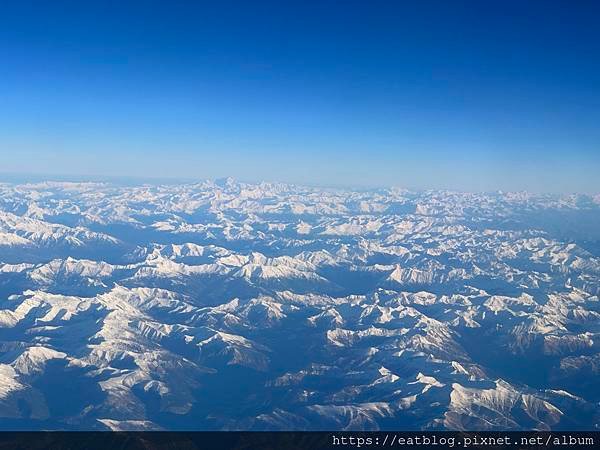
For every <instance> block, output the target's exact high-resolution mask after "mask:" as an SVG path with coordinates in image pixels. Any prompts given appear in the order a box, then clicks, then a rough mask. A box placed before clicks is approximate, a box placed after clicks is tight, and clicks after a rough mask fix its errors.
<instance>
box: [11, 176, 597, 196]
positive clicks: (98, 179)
mask: <svg viewBox="0 0 600 450" xmlns="http://www.w3.org/2000/svg"><path fill="white" fill-rule="evenodd" d="M226 179H232V180H234V181H235V182H238V183H245V184H260V183H269V184H284V185H289V186H298V187H308V188H319V189H340V190H353V191H358V192H360V191H374V190H382V189H383V190H385V189H400V190H406V191H411V192H427V191H431V192H436V191H437V192H456V193H470V194H478V193H479V194H491V193H528V194H535V195H557V196H568V195H588V196H596V195H600V192H582V191H543V190H531V189H501V188H498V189H488V190H477V189H459V188H452V187H415V186H409V185H393V184H380V185H372V184H347V183H318V182H309V181H302V182H299V181H294V180H289V181H288V180H275V179H258V178H246V177H237V176H230V175H225V176H216V177H197V178H196V177H185V176H184V177H178V176H169V175H166V176H154V175H150V176H140V175H108V174H100V175H85V174H73V173H63V174H56V173H37V172H0V183H7V184H28V183H43V182H64V183H106V184H113V185H130V186H133V185H144V184H147V185H154V186H159V185H174V184H184V185H185V184H197V183H202V182H207V181H208V182H217V181H220V180H226Z"/></svg>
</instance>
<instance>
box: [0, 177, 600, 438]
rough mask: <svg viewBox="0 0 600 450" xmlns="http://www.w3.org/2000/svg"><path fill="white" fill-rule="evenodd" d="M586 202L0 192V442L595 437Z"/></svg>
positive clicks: (97, 188)
mask: <svg viewBox="0 0 600 450" xmlns="http://www.w3.org/2000/svg"><path fill="white" fill-rule="evenodd" d="M599 296H600V196H592V195H569V196H557V195H534V194H528V193H502V192H496V193H489V194H473V193H457V192H447V191H426V192H411V191H406V190H400V189H380V190H362V191H352V190H342V189H320V188H310V187H301V186H293V185H285V184H272V183H260V184H247V183H238V182H235V181H234V180H231V179H227V180H219V181H215V182H204V183H200V184H178V185H175V184H171V185H139V186H119V185H114V184H105V183H63V182H60V183H59V182H47V183H37V184H20V185H18V184H0V426H1V427H2V428H4V429H113V430H132V429H136V430H137V429H169V430H175V429H193V430H208V429H210V430H267V429H268V430H323V429H327V430H337V429H345V430H375V429H436V430H439V429H450V430H464V429H468V430H509V429H510V430H521V429H540V430H547V429H589V430H592V429H597V428H598V427H600V301H599Z"/></svg>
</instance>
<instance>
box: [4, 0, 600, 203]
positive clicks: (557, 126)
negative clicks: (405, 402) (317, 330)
mask: <svg viewBox="0 0 600 450" xmlns="http://www.w3.org/2000/svg"><path fill="white" fill-rule="evenodd" d="M12 3H13V4H12V5H10V4H8V2H5V3H4V4H2V5H1V7H0V8H1V10H0V157H1V159H0V161H1V162H0V172H4V173H37V174H48V175H58V174H60V175H73V176H93V177H98V176H132V177H173V178H177V177H181V178H186V179H190V178H206V177H210V178H214V177H221V176H229V175H231V176H234V177H237V178H240V179H243V180H261V179H266V180H273V181H291V182H303V183H312V184H323V185H358V186H371V185H373V186H378V185H396V186H405V187H414V188H451V189H461V190H495V189H503V190H521V189H528V190H533V191H566V192H571V191H581V192H600V176H599V175H598V173H600V27H598V23H600V3H598V2H593V1H589V2H586V1H577V2H572V1H564V2H555V1H471V2H462V1H439V2H438V1H435V2H434V1H427V0H425V1H417V2H400V1H387V2H379V1H356V2H355V1H344V2H330V1H318V2H308V1H302V2H294V1H283V2H281V1H279V2H260V1H256V2H251V1H244V2H227V1H219V2H199V1H162V2H152V1H145V2H134V1H129V2H127V1H125V2H117V1H114V2H99V1H91V2H82V1H73V2H62V1H55V2H48V1H44V2H42V1H40V2H28V1H18V2H12Z"/></svg>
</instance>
